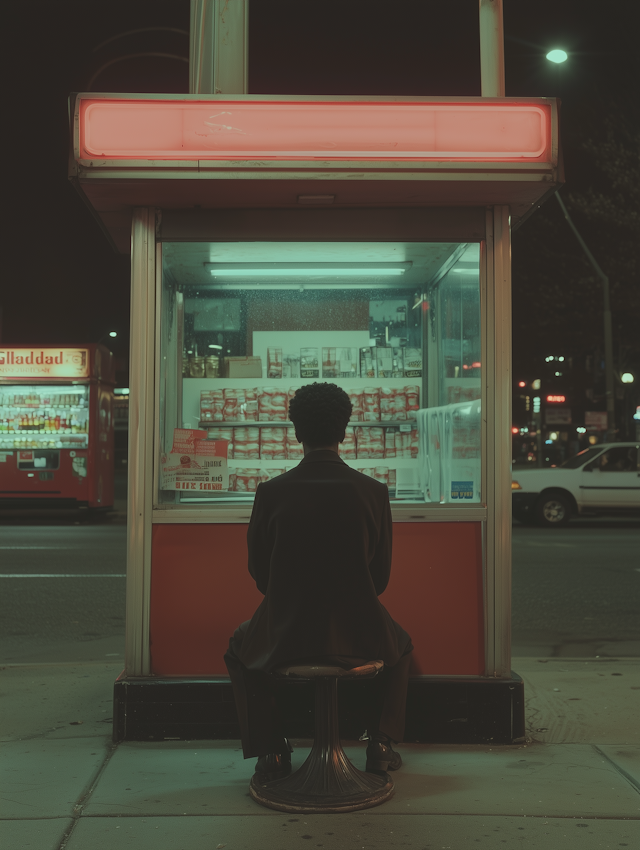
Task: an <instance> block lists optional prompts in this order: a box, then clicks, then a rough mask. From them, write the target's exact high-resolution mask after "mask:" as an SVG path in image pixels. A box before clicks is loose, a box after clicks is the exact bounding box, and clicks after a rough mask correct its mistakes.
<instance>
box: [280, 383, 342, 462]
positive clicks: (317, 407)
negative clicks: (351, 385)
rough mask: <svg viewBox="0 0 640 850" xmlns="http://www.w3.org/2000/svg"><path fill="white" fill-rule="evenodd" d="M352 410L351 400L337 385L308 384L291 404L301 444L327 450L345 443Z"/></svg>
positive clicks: (290, 415) (290, 409)
mask: <svg viewBox="0 0 640 850" xmlns="http://www.w3.org/2000/svg"><path fill="white" fill-rule="evenodd" d="M351 410H352V407H351V402H350V401H349V396H348V395H347V394H346V392H345V391H344V390H343V389H341V388H340V387H337V386H336V385H335V384H307V386H306V387H301V388H300V389H299V390H297V391H296V394H295V395H294V397H293V398H292V399H291V401H290V402H289V419H290V420H291V421H292V422H293V424H294V427H295V429H296V437H297V438H298V440H299V441H300V442H301V443H305V444H306V445H307V446H308V447H309V448H312V449H318V448H325V447H327V446H334V445H336V444H337V443H341V442H342V441H343V440H344V434H345V429H346V427H347V424H348V422H349V417H350V416H351Z"/></svg>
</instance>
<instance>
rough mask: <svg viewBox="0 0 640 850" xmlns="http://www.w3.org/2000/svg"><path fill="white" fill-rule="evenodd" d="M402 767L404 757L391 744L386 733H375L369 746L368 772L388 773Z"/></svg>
mask: <svg viewBox="0 0 640 850" xmlns="http://www.w3.org/2000/svg"><path fill="white" fill-rule="evenodd" d="M400 767H402V757H401V755H400V753H397V752H396V751H395V750H394V749H393V747H392V746H391V739H390V738H387V736H386V735H375V736H374V737H373V738H371V739H370V741H369V745H368V747H367V766H366V768H365V769H366V771H367V773H386V771H387V770H398V768H400Z"/></svg>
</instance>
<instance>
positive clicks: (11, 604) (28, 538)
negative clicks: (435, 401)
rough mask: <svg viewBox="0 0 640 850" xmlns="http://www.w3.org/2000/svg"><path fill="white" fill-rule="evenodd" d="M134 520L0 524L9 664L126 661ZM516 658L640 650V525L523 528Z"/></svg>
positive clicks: (0, 590)
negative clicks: (129, 539)
mask: <svg viewBox="0 0 640 850" xmlns="http://www.w3.org/2000/svg"><path fill="white" fill-rule="evenodd" d="M125 564H126V526H125V525H124V524H111V523H102V524H97V525H84V524H77V523H75V522H73V521H71V520H67V521H65V524H59V525H55V524H49V525H32V524H28V523H22V524H20V525H10V524H7V523H6V521H5V522H4V523H3V524H2V525H0V639H1V650H0V661H2V662H4V663H29V662H42V661H90V660H91V661H114V662H117V661H118V660H119V659H121V658H123V653H124V613H125V578H124V574H125ZM512 618H513V620H512V621H513V655H514V656H525V655H528V656H538V657H590V658H593V657H596V656H599V657H601V658H607V657H630V656H640V522H636V521H633V520H628V519H621V520H602V519H591V520H583V519H580V520H577V521H575V522H573V523H571V524H570V525H569V526H568V527H566V528H564V529H539V528H531V527H527V526H522V525H519V524H517V523H514V527H513V614H512Z"/></svg>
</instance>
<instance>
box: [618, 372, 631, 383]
mask: <svg viewBox="0 0 640 850" xmlns="http://www.w3.org/2000/svg"><path fill="white" fill-rule="evenodd" d="M620 380H621V381H622V383H623V384H632V383H633V381H634V377H633V375H632V374H631V372H623V373H622V375H620Z"/></svg>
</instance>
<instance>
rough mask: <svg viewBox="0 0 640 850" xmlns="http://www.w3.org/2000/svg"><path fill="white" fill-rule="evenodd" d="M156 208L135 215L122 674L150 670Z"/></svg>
mask: <svg viewBox="0 0 640 850" xmlns="http://www.w3.org/2000/svg"><path fill="white" fill-rule="evenodd" d="M155 222H156V216H155V210H154V209H153V208H151V207H139V208H136V209H134V211H133V222H132V229H131V362H130V366H129V373H130V382H129V387H130V393H129V494H128V504H127V604H126V631H125V674H126V675H127V676H144V675H148V674H149V672H150V657H149V600H150V592H151V515H152V513H151V512H152V502H153V494H152V480H153V479H152V473H153V448H154V447H153V411H154V404H153V395H154V372H155V361H154V331H155Z"/></svg>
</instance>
